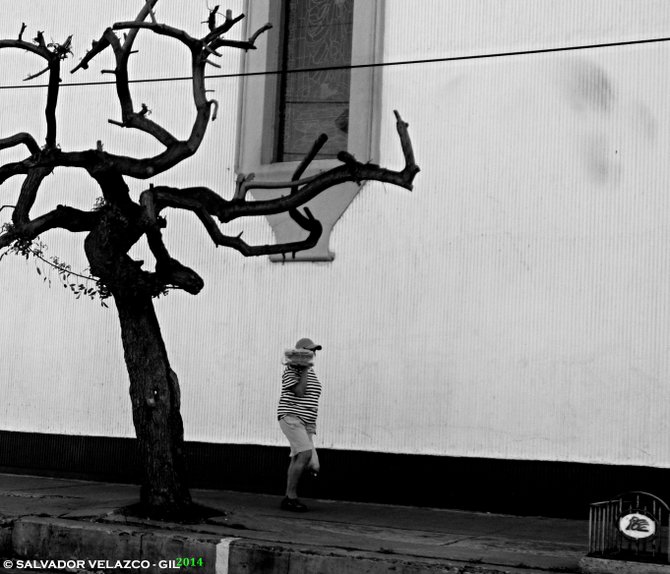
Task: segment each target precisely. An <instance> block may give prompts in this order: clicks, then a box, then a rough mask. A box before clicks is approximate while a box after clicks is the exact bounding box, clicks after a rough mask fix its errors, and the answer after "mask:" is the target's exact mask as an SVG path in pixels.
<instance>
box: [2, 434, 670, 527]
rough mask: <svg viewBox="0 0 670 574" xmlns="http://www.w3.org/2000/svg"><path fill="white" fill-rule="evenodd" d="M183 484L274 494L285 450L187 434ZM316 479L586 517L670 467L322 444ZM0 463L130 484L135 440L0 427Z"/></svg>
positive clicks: (369, 497) (659, 484)
mask: <svg viewBox="0 0 670 574" xmlns="http://www.w3.org/2000/svg"><path fill="white" fill-rule="evenodd" d="M185 450H186V453H187V460H188V465H189V474H190V479H191V485H192V486H193V487H202V488H221V489H229V490H242V491H247V492H262V493H268V494H277V495H279V494H281V493H282V491H283V488H284V481H285V479H286V467H287V464H288V449H287V448H281V447H269V446H259V445H238V444H211V443H187V444H186V448H185ZM319 458H320V460H321V465H322V474H321V476H320V478H319V481H318V486H316V485H311V484H305V485H303V488H302V491H301V495H304V496H305V497H312V496H317V497H319V498H331V499H335V500H354V501H365V502H380V503H388V504H407V505H416V506H432V507H437V508H453V509H464V510H476V511H483V512H500V513H509V514H519V515H540V516H562V517H570V518H586V517H587V516H588V505H589V503H590V502H595V501H598V500H605V499H607V498H609V497H613V496H615V495H616V494H618V493H620V492H625V491H627V490H644V491H647V492H652V493H653V494H655V495H657V496H659V497H661V498H662V499H664V500H670V484H669V481H668V478H670V471H669V470H667V469H658V468H650V467H638V466H616V465H602V464H583V463H572V462H548V461H520V460H498V459H484V458H465V457H446V456H445V457H442V456H428V455H408V454H388V453H377V452H361V451H343V450H329V449H321V450H320V451H319ZM0 470H2V471H4V472H16V473H27V474H39V475H45V476H65V477H70V478H85V479H93V480H106V481H111V482H129V483H137V482H139V480H140V476H141V469H140V465H139V459H138V456H137V452H136V441H135V440H134V439H121V438H107V437H90V436H65V435H55V434H38V433H21V432H9V431H0Z"/></svg>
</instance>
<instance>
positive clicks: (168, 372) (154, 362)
mask: <svg viewBox="0 0 670 574" xmlns="http://www.w3.org/2000/svg"><path fill="white" fill-rule="evenodd" d="M114 301H115V302H116V307H117V310H118V313H119V320H120V322H121V338H122V341H123V350H124V355H125V360H126V366H127V368H128V375H129V376H130V398H131V400H132V405H133V422H134V424H135V432H136V434H137V440H138V444H139V449H140V455H141V460H142V464H143V466H144V479H143V483H142V489H141V492H140V502H141V506H142V510H143V511H144V512H146V513H147V514H149V515H150V516H152V517H155V518H169V517H178V516H180V515H183V514H184V513H185V512H187V511H188V509H189V507H190V506H191V495H190V493H189V491H188V487H187V483H186V465H185V460H184V453H183V443H184V427H183V424H182V419H181V414H180V412H179V407H180V393H179V381H178V380H177V375H176V374H175V373H174V372H173V371H172V369H171V368H170V363H169V361H168V357H167V351H166V349H165V344H164V342H163V337H162V335H161V331H160V326H159V324H158V319H157V317H156V313H155V311H154V306H153V302H152V299H151V297H150V296H148V295H141V294H135V296H134V297H124V296H122V295H119V294H115V295H114Z"/></svg>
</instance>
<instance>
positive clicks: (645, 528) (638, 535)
mask: <svg viewBox="0 0 670 574" xmlns="http://www.w3.org/2000/svg"><path fill="white" fill-rule="evenodd" d="M619 531H620V532H621V534H623V535H624V536H625V537H626V538H632V539H633V540H644V539H646V538H651V537H652V536H655V535H656V521H655V520H654V518H653V517H651V516H649V515H647V514H643V513H642V512H631V513H630V514H626V515H624V516H622V517H621V518H619Z"/></svg>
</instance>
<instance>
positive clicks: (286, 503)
mask: <svg viewBox="0 0 670 574" xmlns="http://www.w3.org/2000/svg"><path fill="white" fill-rule="evenodd" d="M281 509H282V510H289V511H290V512H307V510H308V509H307V507H306V506H305V505H304V504H303V503H302V502H300V501H299V500H298V499H297V498H289V497H288V496H287V497H286V498H284V500H282V501H281Z"/></svg>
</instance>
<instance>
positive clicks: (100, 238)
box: [0, 0, 419, 518]
mask: <svg viewBox="0 0 670 574" xmlns="http://www.w3.org/2000/svg"><path fill="white" fill-rule="evenodd" d="M156 2H157V0H148V1H147V2H146V5H145V6H144V7H143V8H142V10H141V11H140V12H139V14H138V16H137V17H136V18H135V20H133V21H129V22H118V23H116V24H114V25H113V26H112V27H111V28H107V29H106V30H105V31H104V33H103V34H102V36H101V37H100V39H99V40H98V41H97V42H93V47H92V48H91V49H90V50H89V51H88V52H87V53H86V54H85V56H84V57H83V58H82V59H81V61H80V62H79V64H78V65H76V66H75V67H74V69H73V70H72V71H73V72H75V71H77V70H79V69H82V68H87V67H88V64H89V63H90V61H91V60H92V59H93V58H94V57H95V56H96V55H97V54H99V53H101V52H102V51H103V50H106V49H107V48H111V50H112V51H113V53H114V56H115V59H116V68H115V70H114V75H115V78H116V80H115V82H116V94H117V97H118V100H119V103H120V106H121V120H120V121H118V122H117V121H112V120H109V121H110V122H111V123H115V124H118V125H119V126H122V127H124V128H133V129H136V130H140V131H142V132H145V133H146V134H147V135H148V136H151V137H153V138H155V139H156V140H157V141H158V142H160V144H162V146H163V147H164V150H163V151H161V152H160V153H158V154H157V155H155V156H153V157H144V158H136V157H130V156H123V155H115V154H112V153H108V152H107V151H104V150H103V149H102V145H100V144H99V145H98V146H97V148H96V149H88V150H84V151H65V150H62V149H61V148H60V147H59V146H58V144H57V142H58V139H57V122H56V105H57V102H58V91H59V83H60V81H61V80H60V74H61V69H60V68H61V62H62V61H63V60H64V59H65V58H66V57H67V56H68V55H69V54H70V52H71V38H68V39H67V40H66V41H64V42H63V43H62V44H56V43H51V44H46V43H45V41H44V37H43V35H42V33H41V32H40V33H38V34H37V37H36V38H35V39H34V41H27V40H24V39H23V37H22V36H23V33H24V31H25V25H24V26H23V27H22V29H21V32H20V34H19V37H18V39H12V40H0V48H17V49H20V50H27V51H28V52H31V53H32V54H35V55H36V56H39V57H40V58H42V59H43V60H44V61H45V62H46V66H45V68H44V69H43V70H42V71H41V72H39V73H38V74H34V75H33V76H31V77H37V76H38V75H40V74H42V73H46V74H48V89H47V97H46V108H45V116H46V126H47V129H46V143H45V145H44V146H43V147H40V146H39V145H38V144H37V142H36V140H35V139H34V137H33V136H32V135H30V134H28V133H17V134H14V135H11V136H9V137H6V138H4V139H1V140H0V150H2V149H8V148H11V147H15V146H19V145H25V147H26V148H27V153H28V156H27V157H26V158H25V159H23V160H22V161H18V162H11V163H5V164H4V165H2V166H0V185H1V184H3V183H4V182H5V181H7V180H8V179H9V178H11V177H14V176H25V177H24V179H23V183H22V185H21V189H20V193H19V196H18V199H17V200H16V203H15V205H14V206H13V212H12V218H11V224H8V225H5V227H4V229H3V232H2V233H1V234H0V248H7V247H16V246H17V245H24V246H25V245H30V242H32V241H33V240H35V238H37V237H38V236H39V235H40V234H42V233H44V232H45V231H48V230H50V229H54V228H61V229H66V230H68V231H71V232H84V233H86V236H85V239H84V250H85V254H86V257H87V259H88V261H89V264H90V270H91V273H92V275H94V276H95V277H96V278H97V280H98V282H99V284H100V285H101V286H102V288H103V289H105V290H106V291H107V292H108V293H109V295H110V296H111V297H112V298H113V300H114V303H115V306H116V310H117V312H118V316H119V320H120V324H121V336H122V341H123V349H124V356H125V362H126V366H127V370H128V374H129V378H130V395H131V400H132V412H133V422H134V426H135V430H136V433H137V439H138V444H139V449H140V456H141V460H142V462H143V467H144V477H143V483H142V489H141V496H140V502H141V505H142V506H143V508H144V510H145V511H146V512H147V513H148V514H149V515H151V516H154V517H158V518H161V517H174V516H180V515H183V514H184V513H185V512H187V511H188V510H189V508H191V505H192V503H191V497H190V494H189V490H188V487H187V476H186V467H185V461H184V453H183V425H182V419H181V415H180V390H179V383H178V380H177V376H176V374H175V373H174V372H173V371H172V369H171V368H170V362H169V360H168V354H167V350H166V348H165V344H164V342H163V338H162V336H161V331H160V327H159V324H158V320H157V318H156V314H155V312H154V306H153V298H154V297H156V296H157V295H159V294H160V293H162V292H164V291H165V289H166V288H168V287H169V288H178V289H183V290H184V291H186V292H188V293H191V294H197V293H198V292H199V291H200V290H201V289H202V288H203V280H202V279H201V278H200V276H199V275H198V274H197V273H196V272H195V271H194V270H193V269H190V268H189V267H187V266H185V265H183V264H182V263H180V262H179V261H177V260H176V259H174V258H173V257H172V256H171V255H170V252H169V250H168V248H167V246H166V245H165V243H164V241H163V238H162V230H163V229H164V228H165V226H166V225H167V224H166V220H165V219H164V218H163V217H161V213H162V212H163V210H165V209H167V208H172V209H182V210H188V211H191V212H193V213H194V214H195V215H196V216H197V218H198V219H199V220H200V222H201V223H202V225H203V226H204V227H205V229H206V231H207V233H208V234H209V237H211V239H212V242H213V243H214V245H216V246H219V245H223V246H226V247H230V248H232V249H236V250H237V251H239V252H241V253H242V254H244V255H245V256H252V255H254V256H256V255H267V254H276V253H291V252H295V251H298V250H302V249H309V248H311V247H313V246H314V245H315V244H316V243H317V241H318V238H319V236H320V234H321V224H320V223H319V221H318V220H316V219H315V218H314V217H313V215H312V214H311V213H310V211H309V209H308V208H304V209H303V212H301V211H300V210H299V208H301V206H303V205H304V204H305V203H306V202H308V201H309V200H310V199H312V198H314V197H315V196H316V195H318V194H320V193H323V192H325V191H327V190H329V189H330V188H332V187H333V186H335V185H337V184H340V183H343V182H349V181H355V182H362V181H364V180H376V181H380V182H388V183H392V184H395V185H398V186H401V187H404V188H406V189H411V188H412V182H413V179H414V177H415V175H416V173H417V172H418V171H419V168H418V167H417V165H416V164H415V162H414V157H413V151H412V145H411V142H410V139H409V136H408V133H407V124H405V123H404V122H403V121H402V119H401V118H400V116H399V115H398V114H397V112H396V117H397V130H398V134H399V137H400V143H401V146H402V150H403V153H404V157H405V162H406V163H405V167H404V168H403V169H402V170H400V171H392V170H389V169H385V168H382V167H379V166H378V165H374V164H371V163H360V162H359V161H357V160H356V159H355V158H354V157H352V156H351V155H350V154H348V153H346V152H341V153H340V154H339V156H338V158H339V160H340V161H341V165H339V166H337V167H335V168H333V169H330V170H328V171H324V172H322V173H319V174H318V175H315V176H312V177H306V178H303V177H302V175H303V173H304V171H305V169H306V168H307V167H308V165H309V164H310V162H311V161H312V160H313V159H314V157H315V156H316V154H317V153H318V151H319V149H320V147H321V146H322V145H323V144H324V143H325V136H321V137H319V138H318V139H317V140H316V142H315V144H314V146H313V148H312V150H311V152H310V153H309V154H307V156H306V157H305V158H304V160H303V161H302V162H301V163H300V165H299V167H298V168H297V170H296V172H295V174H294V176H293V178H292V180H291V181H290V182H279V183H276V184H261V183H255V182H253V180H251V179H250V178H247V179H246V180H243V181H241V183H239V184H238V186H237V189H236V190H234V192H233V193H232V194H231V195H232V197H231V198H230V199H224V198H223V197H221V196H220V195H219V194H217V193H216V192H215V191H213V190H211V189H208V188H206V187H190V188H183V189H177V188H173V187H166V186H155V187H154V186H153V185H149V187H148V188H147V189H146V190H145V191H143V192H142V193H141V194H140V195H139V198H138V199H137V200H136V199H133V198H132V197H131V193H130V190H129V188H128V185H127V183H126V178H136V179H140V180H146V179H149V178H151V177H153V176H156V175H158V174H160V173H162V172H165V171H166V170H168V169H170V168H172V167H173V166H175V165H177V164H178V163H180V162H182V161H184V160H186V159H187V158H189V157H190V156H192V155H193V154H195V152H196V151H197V150H198V148H199V146H200V144H201V143H202V141H203V137H204V135H205V132H206V130H207V126H208V124H209V122H210V121H211V120H214V119H215V116H216V108H217V106H218V104H217V103H216V102H215V101H214V100H211V99H208V96H207V91H206V90H205V66H206V64H207V62H208V59H210V58H213V57H216V56H218V55H219V54H220V52H219V51H220V50H221V49H223V48H236V49H241V50H251V49H254V42H255V41H256V39H257V38H258V36H259V35H260V34H261V33H262V32H263V31H264V30H266V29H267V28H269V25H268V26H265V27H263V28H261V29H260V30H258V31H257V32H256V33H255V34H253V36H251V37H250V38H249V39H248V40H247V41H237V40H229V39H226V38H225V37H224V35H225V34H226V33H227V32H228V31H229V30H230V29H231V28H232V27H233V26H234V25H235V24H236V23H237V22H239V21H240V20H241V19H242V18H243V16H239V17H235V18H233V17H232V16H231V14H230V12H229V13H227V15H226V19H225V21H224V22H223V23H222V24H220V25H217V24H216V20H215V16H216V14H215V12H214V11H213V12H212V13H211V14H210V18H209V19H208V22H207V25H208V30H207V33H206V34H205V35H204V36H203V37H202V38H194V37H192V36H190V35H189V34H187V33H186V32H185V31H183V30H180V29H177V28H173V27H171V26H168V25H166V24H162V23H158V22H157V21H156V18H155V15H154V13H153V8H154V6H155V4H156ZM142 29H145V30H147V31H149V32H151V33H154V34H160V35H163V36H167V37H169V38H172V39H174V40H176V41H178V42H180V43H181V44H183V45H184V46H185V47H186V48H187V49H188V50H189V51H190V54H191V65H192V94H193V104H194V105H195V110H196V116H195V120H194V122H193V126H192V129H191V132H190V135H189V136H188V138H187V139H185V140H180V139H178V138H177V137H175V136H174V135H173V134H171V133H170V132H169V131H168V130H166V129H165V128H164V127H162V126H161V125H159V124H158V123H156V122H154V121H152V120H151V119H149V118H148V117H147V116H148V114H147V109H146V107H145V106H144V105H142V107H141V109H139V110H137V109H136V107H135V105H134V104H133V100H132V97H131V93H130V89H129V78H128V59H129V56H130V54H131V52H132V51H133V43H134V41H135V38H136V36H137V34H138V32H139V31H140V30H142ZM116 31H125V35H124V36H123V37H119V36H118V35H117V33H116ZM56 167H70V168H79V169H83V170H85V171H86V172H87V173H88V175H90V177H91V178H93V179H94V180H95V182H96V183H97V186H99V188H100V190H101V191H102V196H103V199H104V201H103V202H102V204H101V205H100V206H98V207H97V208H96V209H93V210H91V211H84V210H80V209H75V208H73V207H69V206H64V205H58V206H57V207H56V208H55V209H53V210H51V211H48V212H46V213H43V214H41V215H38V216H33V215H32V214H31V209H32V207H33V205H34V203H35V200H36V197H37V194H38V192H39V190H40V186H41V184H42V183H43V181H44V180H45V178H46V177H47V176H48V175H49V174H50V173H51V172H52V171H53V170H54V168H56ZM268 186H270V187H274V188H278V189H279V188H286V189H287V192H286V194H285V195H284V196H282V197H279V198H277V199H271V200H265V201H253V200H251V201H250V200H248V199H247V191H248V190H249V189H253V188H255V187H268ZM280 212H288V213H289V214H290V217H291V218H292V219H293V220H294V221H295V222H296V223H297V224H298V225H299V226H300V227H302V228H303V229H304V230H305V234H306V236H305V239H303V240H301V241H297V242H293V243H288V244H281V245H249V244H247V243H246V242H245V241H244V240H243V239H242V237H241V235H226V234H224V232H223V231H222V229H221V228H222V225H223V224H226V223H229V222H231V221H233V220H235V219H237V218H240V217H248V216H264V215H269V214H275V213H280ZM217 220H218V221H217ZM143 236H146V239H147V242H148V245H149V248H150V250H151V252H152V254H153V256H154V257H155V261H156V264H155V268H154V270H153V271H150V270H146V269H144V268H143V262H141V261H135V260H133V259H132V258H131V257H130V255H129V250H130V249H131V247H132V246H133V245H134V244H136V243H137V242H138V241H139V240H140V238H142V237H143Z"/></svg>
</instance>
